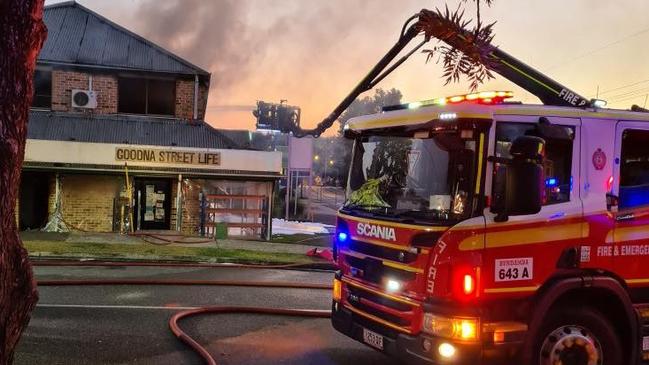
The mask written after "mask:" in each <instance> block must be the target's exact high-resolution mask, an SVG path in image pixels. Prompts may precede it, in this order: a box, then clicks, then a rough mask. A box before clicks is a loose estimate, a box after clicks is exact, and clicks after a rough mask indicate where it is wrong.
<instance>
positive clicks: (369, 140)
mask: <svg viewBox="0 0 649 365" xmlns="http://www.w3.org/2000/svg"><path fill="white" fill-rule="evenodd" d="M473 132H474V131H473V130H462V131H457V130H454V131H444V132H429V131H424V132H422V131H419V132H416V133H411V134H409V135H408V134H406V135H398V136H395V135H390V136H385V135H369V136H367V135H365V136H363V137H361V138H358V139H357V140H356V142H355V145H354V154H353V158H352V163H351V170H350V176H349V179H350V180H349V185H348V186H349V190H348V194H347V197H348V199H347V201H346V202H345V204H344V206H343V209H344V210H361V211H363V213H365V214H367V213H371V214H373V215H382V216H389V217H394V218H402V219H403V220H413V221H422V222H426V223H433V222H435V221H449V220H459V219H463V218H465V217H466V216H467V215H469V214H470V213H471V210H472V206H473V204H472V200H473V194H472V193H471V192H472V191H473V189H472V188H471V187H472V186H475V185H474V181H475V175H476V173H475V166H476V162H475V161H476V156H477V153H476V145H477V141H476V139H475V136H474V133H473ZM476 134H477V133H476Z"/></svg>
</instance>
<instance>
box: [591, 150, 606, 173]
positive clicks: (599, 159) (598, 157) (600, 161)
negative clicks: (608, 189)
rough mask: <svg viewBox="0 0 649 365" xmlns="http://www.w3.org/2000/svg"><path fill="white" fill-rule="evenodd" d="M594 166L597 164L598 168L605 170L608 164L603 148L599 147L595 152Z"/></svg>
mask: <svg viewBox="0 0 649 365" xmlns="http://www.w3.org/2000/svg"><path fill="white" fill-rule="evenodd" d="M593 166H595V169H596V170H603V169H604V167H605V166H606V154H605V153H604V151H602V149H601V148H598V149H597V151H595V153H593Z"/></svg>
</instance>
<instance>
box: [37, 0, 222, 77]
mask: <svg viewBox="0 0 649 365" xmlns="http://www.w3.org/2000/svg"><path fill="white" fill-rule="evenodd" d="M44 20H45V24H46V25H47V29H48V36H47V40H46V41H45V44H44V45H43V49H42V50H41V53H40V54H39V56H38V60H39V61H41V62H45V63H47V62H51V63H52V62H53V63H66V64H78V65H87V66H102V67H115V68H123V69H132V70H141V71H154V72H171V73H179V74H192V75H193V74H202V75H209V72H207V71H205V70H203V69H201V68H200V67H198V66H195V65H193V64H191V63H190V62H188V61H186V60H184V59H182V58H180V57H178V56H176V55H174V54H173V53H171V52H169V51H167V50H165V49H164V48H162V47H160V46H158V45H156V44H154V43H152V42H150V41H149V40H147V39H145V38H142V37H141V36H139V35H137V34H135V33H133V32H131V31H129V30H127V29H125V28H124V27H122V26H120V25H118V24H116V23H114V22H112V21H110V20H108V19H106V18H104V17H103V16H101V15H99V14H97V13H95V12H93V11H92V10H90V9H88V8H86V7H84V6H82V5H80V4H77V3H76V2H74V1H70V2H64V3H57V4H53V5H49V6H46V7H45V14H44Z"/></svg>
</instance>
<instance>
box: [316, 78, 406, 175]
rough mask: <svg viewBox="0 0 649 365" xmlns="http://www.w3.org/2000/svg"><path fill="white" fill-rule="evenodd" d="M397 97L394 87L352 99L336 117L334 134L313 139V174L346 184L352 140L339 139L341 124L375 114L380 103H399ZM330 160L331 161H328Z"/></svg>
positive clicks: (341, 137)
mask: <svg viewBox="0 0 649 365" xmlns="http://www.w3.org/2000/svg"><path fill="white" fill-rule="evenodd" d="M401 98H402V94H401V91H399V90H397V89H394V88H393V89H389V90H384V89H381V88H379V89H376V90H375V91H374V95H371V96H364V97H359V98H357V99H356V100H354V102H353V103H352V104H351V105H350V106H349V108H347V110H345V112H344V113H343V114H342V115H341V116H340V118H338V121H339V122H340V128H339V130H338V135H337V136H336V137H327V138H318V139H317V140H316V143H315V155H317V156H318V160H317V161H314V170H315V174H316V175H319V176H321V177H323V178H325V180H327V178H329V179H331V180H334V181H335V180H337V181H338V184H339V185H342V186H346V185H347V173H348V171H349V165H350V162H351V150H352V144H353V141H350V140H347V139H345V138H343V136H342V133H343V126H344V125H345V123H347V121H348V120H349V119H351V118H354V117H358V116H361V115H367V114H374V113H378V112H380V111H381V108H382V107H384V106H387V105H396V104H400V103H401ZM331 161H333V163H330V162H331ZM325 165H326V169H325ZM325 170H326V171H325Z"/></svg>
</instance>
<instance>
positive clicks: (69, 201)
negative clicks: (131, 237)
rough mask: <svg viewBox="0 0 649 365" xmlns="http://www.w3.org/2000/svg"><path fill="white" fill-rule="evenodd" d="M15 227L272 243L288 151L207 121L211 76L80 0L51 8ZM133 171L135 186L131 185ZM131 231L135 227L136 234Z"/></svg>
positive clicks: (36, 86)
mask: <svg viewBox="0 0 649 365" xmlns="http://www.w3.org/2000/svg"><path fill="white" fill-rule="evenodd" d="M45 22H46V24H47V27H48V29H49V35H48V38H47V41H46V42H45V45H44V47H43V50H42V52H41V54H40V55H39V60H38V66H37V71H36V74H35V77H34V87H35V97H34V103H33V108H32V110H31V112H30V120H29V125H28V139H27V147H26V152H25V163H24V168H23V176H22V184H21V193H20V199H19V202H18V209H17V220H18V223H19V226H20V228H21V229H23V230H24V229H41V228H43V227H45V225H46V224H47V222H48V220H51V218H52V217H53V215H54V213H55V212H57V208H56V207H57V199H56V197H57V196H58V197H59V204H58V205H59V207H60V209H59V211H60V217H61V219H62V221H63V224H64V225H67V226H68V227H74V228H77V229H81V230H88V231H94V232H104V231H106V232H109V231H110V232H115V231H127V230H130V229H140V230H148V229H155V230H169V229H171V230H180V231H183V232H185V233H188V234H203V235H208V236H209V235H214V233H215V231H216V228H217V227H219V229H221V231H222V230H223V229H227V231H228V233H229V235H248V236H258V237H262V238H268V237H269V235H270V219H269V215H270V210H271V203H272V192H273V187H274V182H275V181H276V180H277V178H278V177H280V176H281V174H282V166H281V164H282V161H281V153H278V152H262V151H255V150H250V149H245V148H242V147H241V146H239V145H238V144H237V143H236V142H234V141H233V140H232V139H230V138H228V137H227V136H226V135H225V134H223V133H221V132H219V131H218V130H216V129H214V128H212V127H210V126H209V125H208V124H207V123H206V122H205V121H204V117H205V110H206V105H207V97H208V90H209V83H210V74H209V73H208V72H207V71H204V70H202V69H201V68H199V67H197V66H194V65H192V64H191V63H189V62H187V61H185V60H183V59H182V58H180V57H178V56H176V55H173V54H171V53H170V52H168V51H166V50H164V49H162V48H161V47H159V46H156V45H155V44H153V43H151V42H150V41H148V40H146V39H144V38H142V37H140V36H138V35H136V34H133V33H132V32H130V31H128V30H126V29H124V28H122V27H121V26H119V25H117V24H115V23H113V22H111V21H110V20H108V19H106V18H104V17H102V16H101V15H98V14H96V13H94V12H92V11H91V10H89V9H87V8H85V7H83V6H81V5H79V4H77V3H75V2H68V3H58V4H55V5H51V6H48V7H46V9H45ZM127 174H128V178H127ZM131 227H132V228H131Z"/></svg>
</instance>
